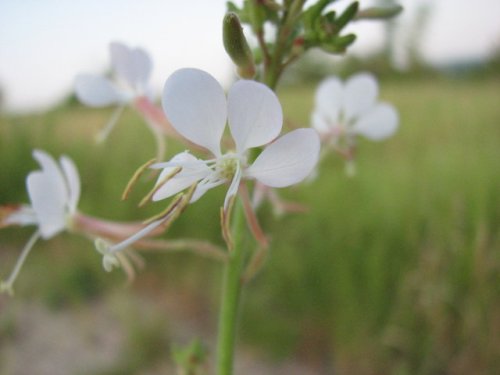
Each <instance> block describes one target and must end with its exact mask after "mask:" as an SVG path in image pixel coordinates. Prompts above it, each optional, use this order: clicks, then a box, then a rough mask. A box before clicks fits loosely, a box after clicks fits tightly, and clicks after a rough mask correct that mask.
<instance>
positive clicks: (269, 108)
mask: <svg viewBox="0 0 500 375" xmlns="http://www.w3.org/2000/svg"><path fill="white" fill-rule="evenodd" d="M227 102H228V103H227V107H228V121H229V128H230V129H231V134H232V136H233V138H234V140H235V142H236V150H237V151H238V152H243V151H245V150H246V149H248V148H251V147H256V146H262V145H264V144H267V143H269V142H271V141H272V140H273V139H274V138H276V137H277V136H278V135H279V133H280V132H281V127H282V125H283V111H282V109H281V104H280V102H279V100H278V98H277V96H276V94H275V93H274V92H273V91H272V90H271V89H269V88H268V87H267V86H266V85H264V84H262V83H258V82H255V81H246V80H242V81H238V82H236V83H235V84H234V85H233V86H232V87H231V90H230V91H229V94H228V98H227Z"/></svg>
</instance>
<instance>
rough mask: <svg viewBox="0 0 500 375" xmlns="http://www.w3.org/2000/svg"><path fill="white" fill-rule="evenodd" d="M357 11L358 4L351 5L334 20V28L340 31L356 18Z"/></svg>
mask: <svg viewBox="0 0 500 375" xmlns="http://www.w3.org/2000/svg"><path fill="white" fill-rule="evenodd" d="M358 9H359V2H357V1H355V2H354V3H351V4H350V5H349V6H348V7H347V9H346V10H344V12H343V13H342V14H341V15H340V16H339V17H338V18H337V19H336V20H335V27H336V29H337V31H340V30H342V29H343V28H344V26H345V25H347V24H348V23H349V22H351V21H352V19H353V18H354V17H355V16H356V14H357V13H358Z"/></svg>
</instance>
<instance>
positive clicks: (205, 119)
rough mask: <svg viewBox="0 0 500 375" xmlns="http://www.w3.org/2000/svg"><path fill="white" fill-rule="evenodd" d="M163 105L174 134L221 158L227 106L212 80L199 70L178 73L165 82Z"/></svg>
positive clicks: (224, 98)
mask: <svg viewBox="0 0 500 375" xmlns="http://www.w3.org/2000/svg"><path fill="white" fill-rule="evenodd" d="M162 104H163V109H164V111H165V114H166V115H167V118H168V119H169V120H170V123H171V124H172V126H173V127H174V128H175V130H177V131H178V132H179V133H180V134H181V135H183V136H184V137H186V138H187V139H188V140H190V141H191V142H193V143H196V144H197V145H200V146H203V147H205V148H207V149H208V150H210V151H212V153H213V154H214V155H216V156H219V155H220V140H221V138H222V133H223V132H224V127H225V125H226V118H227V106H226V97H225V95H224V90H223V89H222V87H221V86H220V84H219V83H218V82H217V81H216V80H215V78H213V77H212V76H211V75H210V74H208V73H206V72H204V71H202V70H199V69H192V68H186V69H180V70H177V71H176V72H175V73H173V74H172V75H171V76H170V77H169V78H168V79H167V82H165V87H164V89H163V98H162Z"/></svg>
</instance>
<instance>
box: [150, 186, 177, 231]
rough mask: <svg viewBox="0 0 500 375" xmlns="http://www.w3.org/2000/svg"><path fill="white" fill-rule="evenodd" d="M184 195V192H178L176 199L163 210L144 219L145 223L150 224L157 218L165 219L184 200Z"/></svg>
mask: <svg viewBox="0 0 500 375" xmlns="http://www.w3.org/2000/svg"><path fill="white" fill-rule="evenodd" d="M183 195H184V194H183V193H179V194H177V196H176V197H175V198H174V200H173V201H172V202H171V203H170V204H169V205H168V206H167V207H166V208H165V209H164V210H163V211H161V212H160V213H159V214H156V215H154V216H152V217H150V218H149V219H147V220H144V222H143V224H149V223H152V222H153V221H155V220H159V219H164V218H165V217H166V216H168V215H169V214H170V213H172V212H173V210H175V208H176V207H177V206H178V205H179V204H180V203H181V202H182V197H183Z"/></svg>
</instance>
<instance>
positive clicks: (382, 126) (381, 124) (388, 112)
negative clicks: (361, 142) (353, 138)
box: [353, 103, 398, 141]
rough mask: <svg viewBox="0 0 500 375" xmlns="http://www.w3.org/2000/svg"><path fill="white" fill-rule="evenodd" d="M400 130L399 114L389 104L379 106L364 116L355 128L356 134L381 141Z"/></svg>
mask: <svg viewBox="0 0 500 375" xmlns="http://www.w3.org/2000/svg"><path fill="white" fill-rule="evenodd" d="M397 128H398V113H397V111H396V109H395V108H394V107H393V106H392V105H390V104H388V103H379V104H377V105H376V106H375V107H374V108H373V109H372V110H371V111H370V112H368V113H366V114H365V115H363V116H362V117H361V118H360V119H359V120H358V121H357V122H356V123H355V124H354V126H353V130H354V132H356V133H358V134H361V135H364V136H365V137H366V138H368V139H371V140H374V141H379V140H382V139H385V138H388V137H390V136H391V135H393V134H394V133H395V132H396V130H397Z"/></svg>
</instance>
